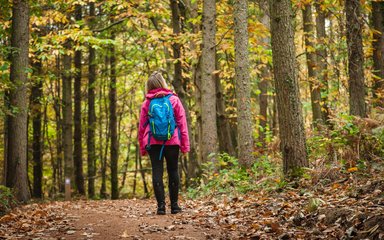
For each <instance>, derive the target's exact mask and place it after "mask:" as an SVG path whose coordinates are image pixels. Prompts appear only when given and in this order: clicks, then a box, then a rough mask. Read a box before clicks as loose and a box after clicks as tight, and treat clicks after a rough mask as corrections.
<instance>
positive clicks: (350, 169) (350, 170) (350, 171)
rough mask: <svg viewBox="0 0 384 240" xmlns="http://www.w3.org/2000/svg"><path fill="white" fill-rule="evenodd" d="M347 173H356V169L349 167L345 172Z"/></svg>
mask: <svg viewBox="0 0 384 240" xmlns="http://www.w3.org/2000/svg"><path fill="white" fill-rule="evenodd" d="M347 171H348V172H349V173H353V172H357V167H351V168H348V170H347Z"/></svg>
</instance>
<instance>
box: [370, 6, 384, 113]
mask: <svg viewBox="0 0 384 240" xmlns="http://www.w3.org/2000/svg"><path fill="white" fill-rule="evenodd" d="M372 28H373V29H374V30H375V32H374V33H373V43H372V47H373V71H374V74H375V76H376V77H375V78H374V83H373V101H374V105H376V106H380V107H382V108H383V107H384V2H374V1H372Z"/></svg>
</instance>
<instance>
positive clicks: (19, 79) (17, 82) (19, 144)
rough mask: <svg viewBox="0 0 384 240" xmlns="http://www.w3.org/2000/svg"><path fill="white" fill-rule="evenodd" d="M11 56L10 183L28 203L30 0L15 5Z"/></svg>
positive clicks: (18, 197) (8, 184)
mask: <svg viewBox="0 0 384 240" xmlns="http://www.w3.org/2000/svg"><path fill="white" fill-rule="evenodd" d="M11 47H12V49H13V51H12V54H11V55H10V60H11V72H10V80H11V83H12V88H11V89H10V93H9V104H10V107H11V109H16V112H15V110H13V111H12V112H13V115H10V116H8V134H7V137H8V139H7V159H6V161H7V164H6V165H7V174H6V186H7V187H10V188H13V189H14V192H15V197H16V198H17V200H19V201H21V202H27V201H28V200H29V199H30V198H31V196H30V192H29V190H28V172H27V168H28V166H27V125H28V122H27V121H28V120H27V118H28V97H27V81H28V71H27V70H28V51H29V5H28V1H27V0H17V1H14V2H13V7H12V30H11Z"/></svg>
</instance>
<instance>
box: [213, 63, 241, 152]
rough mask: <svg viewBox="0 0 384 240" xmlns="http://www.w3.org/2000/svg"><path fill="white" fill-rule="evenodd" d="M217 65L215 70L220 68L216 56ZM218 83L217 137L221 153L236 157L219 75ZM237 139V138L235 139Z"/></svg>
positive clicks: (216, 76) (216, 78) (217, 76)
mask: <svg viewBox="0 0 384 240" xmlns="http://www.w3.org/2000/svg"><path fill="white" fill-rule="evenodd" d="M215 61H216V65H215V69H216V70H217V69H219V68H220V66H219V65H220V64H219V62H218V57H217V56H216V59H215ZM215 82H216V104H217V105H216V109H217V114H216V117H217V137H218V140H219V151H220V152H226V153H228V154H229V155H231V156H236V151H235V147H234V141H233V139H234V137H233V136H232V131H231V126H230V123H229V119H228V118H227V114H226V112H225V109H226V104H225V97H224V94H223V90H222V86H221V81H220V77H219V75H217V74H216V75H215ZM235 138H236V137H235Z"/></svg>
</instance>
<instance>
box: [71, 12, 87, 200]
mask: <svg viewBox="0 0 384 240" xmlns="http://www.w3.org/2000/svg"><path fill="white" fill-rule="evenodd" d="M75 19H76V21H80V20H81V19H82V11H81V5H76V9H75ZM81 58H82V53H81V51H79V50H76V51H75V58H74V64H75V77H74V79H75V83H74V95H75V96H74V99H75V104H74V105H75V106H74V108H75V109H74V119H73V121H74V125H75V126H74V127H75V128H74V135H73V142H74V148H73V160H74V164H75V182H76V187H77V191H78V193H79V194H81V195H84V194H85V188H84V176H83V144H82V127H81V77H82V72H81Z"/></svg>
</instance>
